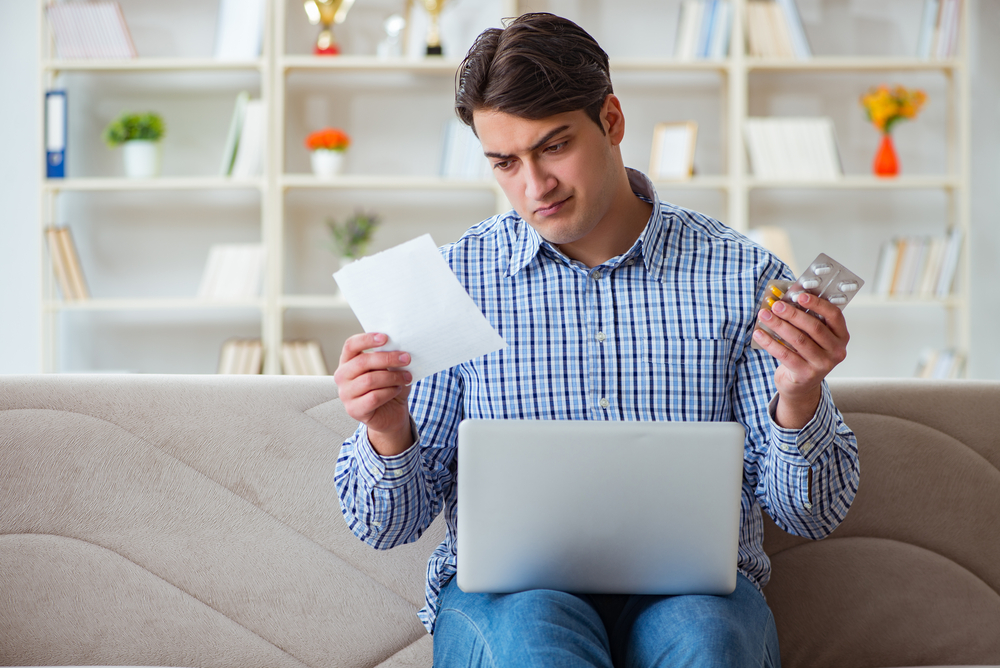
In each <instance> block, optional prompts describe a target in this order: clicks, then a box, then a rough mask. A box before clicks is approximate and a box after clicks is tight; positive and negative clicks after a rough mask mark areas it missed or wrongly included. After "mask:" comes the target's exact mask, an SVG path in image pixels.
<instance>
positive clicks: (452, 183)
mask: <svg viewBox="0 0 1000 668" xmlns="http://www.w3.org/2000/svg"><path fill="white" fill-rule="evenodd" d="M281 187H282V188H285V189H290V188H303V189H334V190H377V189H388V190H490V191H494V190H496V189H497V188H498V186H497V184H496V182H495V181H493V180H492V179H446V178H442V177H439V176H366V175H350V174H348V175H342V176H336V177H333V178H318V177H316V176H313V175H312V174H284V175H283V176H281Z"/></svg>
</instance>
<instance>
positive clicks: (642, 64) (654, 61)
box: [610, 56, 730, 72]
mask: <svg viewBox="0 0 1000 668" xmlns="http://www.w3.org/2000/svg"><path fill="white" fill-rule="evenodd" d="M610 62H611V71H612V72H616V71H617V72H725V71H726V70H728V69H729V67H730V61H729V60H714V59H712V60H710V59H698V60H678V59H676V58H615V57H613V56H612V57H611V59H610Z"/></svg>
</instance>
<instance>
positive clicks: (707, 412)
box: [639, 338, 735, 421]
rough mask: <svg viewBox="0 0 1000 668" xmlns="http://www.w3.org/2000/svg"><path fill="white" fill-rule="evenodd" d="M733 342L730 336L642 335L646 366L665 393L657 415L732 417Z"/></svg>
mask: <svg viewBox="0 0 1000 668" xmlns="http://www.w3.org/2000/svg"><path fill="white" fill-rule="evenodd" d="M732 345H733V344H732V342H731V341H729V340H726V339H667V338H644V339H641V340H640V351H639V352H640V355H641V359H642V361H643V365H644V368H645V370H646V371H648V373H649V374H650V379H649V380H650V382H651V383H652V384H653V386H654V387H655V388H656V393H657V395H658V396H660V397H662V399H661V401H660V402H659V403H660V405H659V406H658V409H659V410H658V411H657V412H658V413H659V412H660V411H662V415H658V416H657V419H663V420H700V421H715V420H729V419H731V417H730V416H731V407H730V400H729V394H730V389H731V387H732V385H733V383H734V382H735V377H734V373H735V370H734V369H733V368H732V364H731V362H730V352H731V350H732Z"/></svg>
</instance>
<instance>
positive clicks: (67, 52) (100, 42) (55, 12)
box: [46, 2, 137, 59]
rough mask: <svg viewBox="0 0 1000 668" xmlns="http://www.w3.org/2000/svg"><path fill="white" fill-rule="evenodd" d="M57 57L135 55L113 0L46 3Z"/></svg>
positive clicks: (120, 14) (118, 56)
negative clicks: (106, 0)
mask: <svg viewBox="0 0 1000 668" xmlns="http://www.w3.org/2000/svg"><path fill="white" fill-rule="evenodd" d="M46 11H47V13H48V17H49V25H51V26H52V34H53V37H54V38H55V46H56V55H57V56H58V57H59V58H67V59H73V58H135V57H136V56H137V54H136V51H135V45H134V44H133V43H132V35H131V34H130V33H129V30H128V25H127V24H126V23H125V17H124V16H123V15H122V9H121V7H120V6H119V5H118V3H117V2H58V3H56V2H53V3H51V4H49V5H48V6H47V7H46Z"/></svg>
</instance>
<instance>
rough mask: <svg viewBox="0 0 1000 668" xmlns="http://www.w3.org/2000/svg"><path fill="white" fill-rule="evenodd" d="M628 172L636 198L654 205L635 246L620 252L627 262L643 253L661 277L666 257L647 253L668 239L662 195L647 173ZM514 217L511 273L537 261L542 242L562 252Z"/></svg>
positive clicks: (648, 265) (648, 266) (648, 267)
mask: <svg viewBox="0 0 1000 668" xmlns="http://www.w3.org/2000/svg"><path fill="white" fill-rule="evenodd" d="M625 171H626V173H627V174H628V180H629V185H630V186H631V188H632V192H633V193H635V194H636V196H637V197H640V198H642V199H643V200H645V201H647V202H649V203H650V204H652V205H653V213H652V215H650V217H649V221H648V222H647V223H646V227H645V228H643V230H642V233H641V234H640V235H639V238H638V239H636V242H635V244H633V245H632V248H630V249H629V250H628V252H626V253H624V254H623V255H621V256H620V258H621V261H623V262H624V261H628V260H630V259H633V258H636V257H639V256H641V257H642V258H643V262H644V264H645V266H646V271H647V272H649V273H650V274H651V275H652V276H653V277H654V278H657V279H658V278H659V276H660V273H661V272H662V269H663V256H662V254H661V253H647V252H646V249H650V248H658V247H662V246H663V245H664V240H665V238H666V232H667V229H666V224H665V221H664V218H663V216H662V211H661V207H660V198H659V196H657V194H656V188H654V187H653V182H652V181H650V180H649V179H648V178H647V177H646V175H645V174H643V173H642V172H640V171H638V170H635V169H632V168H626V169H625ZM513 220H514V225H515V230H516V232H515V238H514V244H513V247H512V250H511V257H510V263H509V264H508V265H507V275H508V276H513V275H515V274H516V273H517V272H519V271H520V270H521V269H523V268H524V267H526V266H527V265H528V264H529V263H530V262H531V261H532V260H534V259H535V256H537V255H538V251H539V250H540V249H541V248H542V246H543V245H544V246H545V247H546V248H549V249H551V250H552V253H553V255H555V256H559V255H561V254H560V253H559V252H558V251H556V250H555V249H554V248H551V246H549V244H548V242H547V241H545V240H544V239H542V237H541V235H540V234H538V232H537V231H535V228H533V227H532V226H531V225H528V224H527V223H526V222H524V220H523V219H521V218H520V217H519V216H518V217H516V218H514V219H513Z"/></svg>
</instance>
